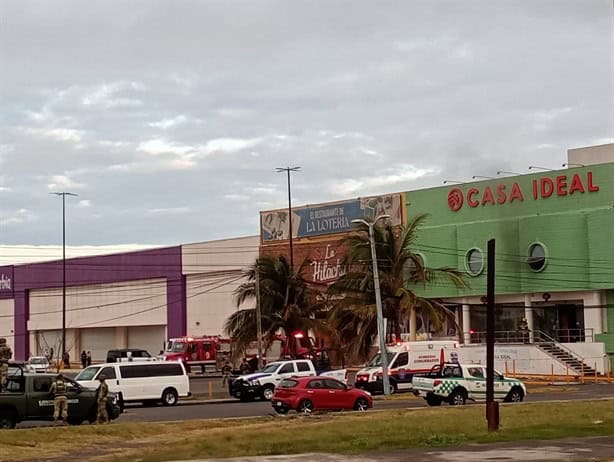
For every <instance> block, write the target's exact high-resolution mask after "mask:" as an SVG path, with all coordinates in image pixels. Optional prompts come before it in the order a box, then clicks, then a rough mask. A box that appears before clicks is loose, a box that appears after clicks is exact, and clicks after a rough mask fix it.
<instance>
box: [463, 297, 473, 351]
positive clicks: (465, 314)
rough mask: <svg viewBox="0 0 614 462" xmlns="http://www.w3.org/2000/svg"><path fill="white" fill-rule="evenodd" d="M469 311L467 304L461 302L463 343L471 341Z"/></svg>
mask: <svg viewBox="0 0 614 462" xmlns="http://www.w3.org/2000/svg"><path fill="white" fill-rule="evenodd" d="M470 330H471V312H470V311H469V305H467V304H466V303H463V339H464V343H465V344H467V345H468V344H469V343H471V333H470V332H469V331H470Z"/></svg>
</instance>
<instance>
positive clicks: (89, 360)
mask: <svg viewBox="0 0 614 462" xmlns="http://www.w3.org/2000/svg"><path fill="white" fill-rule="evenodd" d="M87 365H88V366H91V365H92V352H91V351H88V352H87Z"/></svg>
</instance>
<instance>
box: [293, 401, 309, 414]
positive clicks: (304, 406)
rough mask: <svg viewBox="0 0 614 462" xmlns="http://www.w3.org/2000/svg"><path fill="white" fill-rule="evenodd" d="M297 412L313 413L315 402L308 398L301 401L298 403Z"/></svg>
mask: <svg viewBox="0 0 614 462" xmlns="http://www.w3.org/2000/svg"><path fill="white" fill-rule="evenodd" d="M297 412H301V413H303V414H311V413H312V412H313V403H312V402H311V401H309V400H308V399H305V400H303V401H301V402H300V404H299V405H298V408H297Z"/></svg>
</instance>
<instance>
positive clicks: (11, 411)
mask: <svg viewBox="0 0 614 462" xmlns="http://www.w3.org/2000/svg"><path fill="white" fill-rule="evenodd" d="M55 376H56V374H41V373H38V374H37V373H33V372H29V371H27V369H25V367H24V366H22V365H16V364H9V372H8V381H7V390H6V391H3V392H0V428H15V425H17V423H19V422H23V421H26V420H53V395H52V394H51V391H50V390H51V383H52V381H53V379H54V378H55ZM64 380H65V381H66V383H67V385H68V395H67V398H68V419H67V421H68V423H69V424H71V425H79V424H81V423H83V422H84V421H85V420H87V421H89V422H90V423H92V422H94V421H95V420H96V411H97V404H96V390H94V389H91V388H84V387H82V386H80V385H79V384H77V383H76V382H73V381H72V380H70V379H68V378H66V377H65V378H64ZM107 414H108V416H109V420H112V419H116V418H117V417H119V414H120V408H119V404H118V401H117V397H116V396H115V394H114V393H109V395H108V397H107Z"/></svg>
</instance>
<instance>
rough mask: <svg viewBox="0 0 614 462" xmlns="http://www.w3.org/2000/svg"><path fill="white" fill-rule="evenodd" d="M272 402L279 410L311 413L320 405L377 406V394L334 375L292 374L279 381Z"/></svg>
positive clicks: (354, 408) (347, 407) (351, 407)
mask: <svg viewBox="0 0 614 462" xmlns="http://www.w3.org/2000/svg"><path fill="white" fill-rule="evenodd" d="M271 404H272V405H273V409H275V411H276V412H278V413H279V414H286V413H287V412H288V411H290V410H296V411H297V412H304V413H309V412H312V411H314V410H316V409H318V410H321V409H351V410H354V411H366V410H367V409H368V408H370V407H373V398H371V395H370V394H369V393H368V392H366V391H364V390H360V389H358V388H353V387H351V386H348V385H345V384H344V383H342V382H340V381H339V380H336V379H333V378H330V377H320V376H316V377H292V378H289V379H284V380H282V381H281V383H280V384H279V385H277V387H276V388H275V394H274V395H273V398H272V399H271Z"/></svg>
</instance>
